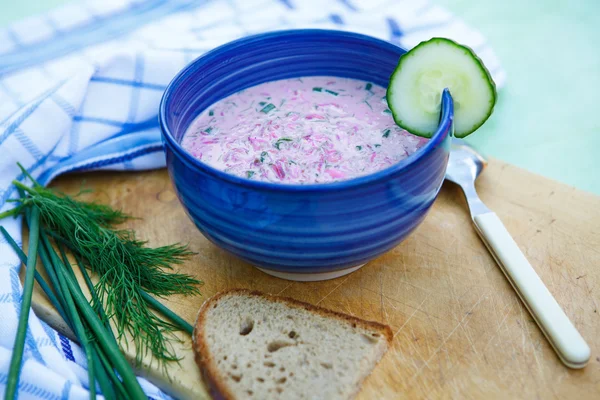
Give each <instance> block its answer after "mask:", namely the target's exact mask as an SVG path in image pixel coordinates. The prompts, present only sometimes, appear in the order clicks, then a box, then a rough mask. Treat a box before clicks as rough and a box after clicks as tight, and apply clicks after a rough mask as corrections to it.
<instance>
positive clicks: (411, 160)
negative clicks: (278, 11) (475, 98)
mask: <svg viewBox="0 0 600 400" xmlns="http://www.w3.org/2000/svg"><path fill="white" fill-rule="evenodd" d="M315 34H320V35H331V36H337V37H340V38H352V39H359V40H365V41H370V42H371V43H373V44H376V45H378V46H382V47H388V48H393V50H398V49H401V50H404V51H405V52H406V50H405V49H403V48H402V47H400V46H396V45H394V44H392V43H390V42H386V41H384V40H381V39H378V38H375V37H373V36H368V35H363V34H360V33H354V32H348V31H340V30H334V29H288V30H278V31H271V32H266V33H259V34H255V35H250V36H246V37H243V38H240V39H236V40H233V41H230V42H227V43H225V44H222V45H220V46H218V47H216V48H214V49H213V50H210V51H208V52H206V53H204V54H203V55H201V56H199V57H197V58H196V59H194V60H193V61H191V62H190V63H189V64H188V65H187V66H186V67H184V68H183V69H182V70H181V71H179V72H178V73H177V75H175V77H174V78H173V79H172V80H171V82H170V83H169V85H168V86H167V88H166V89H165V91H164V93H163V95H162V98H161V101H160V108H159V113H158V120H159V125H160V129H161V134H162V136H163V138H164V140H165V141H166V142H167V145H169V146H171V147H172V149H173V150H174V153H176V155H177V156H179V157H183V159H184V160H185V161H187V163H188V164H191V165H192V166H193V167H195V168H198V169H201V170H203V171H204V172H206V173H208V174H210V175H212V176H215V177H217V178H219V179H222V180H226V181H229V182H231V183H234V184H236V185H241V186H245V187H248V188H253V189H263V190H272V191H289V192H314V191H333V190H339V189H348V188H352V187H356V186H362V185H365V184H369V183H372V182H374V181H378V180H385V179H386V178H388V177H389V176H391V175H394V174H396V173H398V172H400V171H402V170H405V169H408V168H409V167H410V166H411V165H413V164H415V163H417V162H418V161H419V160H420V159H422V158H423V157H425V156H427V155H428V154H429V153H430V152H431V151H433V149H434V148H436V147H438V146H439V145H440V144H441V143H442V142H443V141H444V139H445V137H446V135H445V134H444V133H445V132H446V131H448V135H447V136H451V135H452V121H453V119H454V107H453V102H452V97H451V96H450V92H449V91H448V90H447V89H444V92H443V94H442V107H441V118H440V122H439V124H438V128H437V130H436V132H435V133H434V134H433V136H432V137H431V138H430V139H429V141H428V142H427V144H425V146H423V147H421V148H420V149H418V150H417V151H415V152H414V153H413V154H411V155H409V156H408V157H406V158H405V159H403V160H401V161H400V162H398V163H396V164H394V165H391V166H389V167H387V168H385V169H382V170H379V171H376V172H374V173H371V174H368V175H363V176H359V177H356V178H352V179H347V180H343V181H336V182H325V183H309V184H289V183H275V182H266V181H255V180H251V179H246V178H243V177H240V176H236V175H232V174H228V173H227V172H224V171H221V170H219V169H216V168H213V167H211V166H210V165H208V164H206V163H203V162H202V161H200V160H198V159H197V158H195V157H194V156H192V155H191V153H189V152H188V151H187V150H185V149H184V148H183V147H182V146H181V145H180V144H179V143H178V142H177V140H176V139H175V137H174V136H173V134H172V133H171V130H170V129H169V127H168V126H167V125H166V122H165V121H166V108H167V102H168V101H169V98H170V96H171V95H172V93H173V92H174V91H175V90H177V85H178V83H179V82H180V81H181V80H183V79H184V78H185V77H186V76H188V75H189V74H191V73H192V72H194V71H195V70H196V69H197V68H198V65H199V64H203V63H204V62H207V61H210V60H211V59H213V58H215V57H218V56H219V54H220V53H221V52H223V51H227V50H228V49H231V48H236V47H240V46H246V45H249V44H252V43H254V42H256V41H262V40H268V39H275V38H279V37H281V36H300V37H301V36H303V35H315Z"/></svg>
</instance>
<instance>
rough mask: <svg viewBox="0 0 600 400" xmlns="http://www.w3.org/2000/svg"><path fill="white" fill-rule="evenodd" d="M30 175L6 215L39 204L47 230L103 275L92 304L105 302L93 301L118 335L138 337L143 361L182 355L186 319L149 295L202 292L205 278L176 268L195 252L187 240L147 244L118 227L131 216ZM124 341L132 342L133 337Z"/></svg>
mask: <svg viewBox="0 0 600 400" xmlns="http://www.w3.org/2000/svg"><path fill="white" fill-rule="evenodd" d="M29 178H30V179H31V180H32V182H33V183H34V184H33V186H32V187H31V188H30V187H28V186H26V185H24V184H22V183H20V182H18V181H14V182H13V184H14V185H15V186H17V187H18V188H20V189H21V190H22V191H24V192H26V193H27V195H26V196H25V197H23V198H20V199H17V200H16V201H17V202H18V203H19V204H18V205H17V206H16V207H15V208H14V209H12V210H10V211H8V212H6V213H4V214H0V218H3V217H5V216H7V215H16V214H18V213H23V212H24V210H31V209H36V210H37V211H38V212H39V215H40V224H41V226H43V227H44V229H43V230H44V232H46V233H47V234H48V235H49V236H51V237H53V238H54V239H55V240H56V242H57V243H59V244H63V245H65V246H67V247H68V248H69V249H70V250H71V251H72V252H73V253H74V255H75V256H76V257H78V258H80V259H81V260H83V261H84V263H85V265H86V266H87V267H88V268H89V269H90V271H91V272H92V273H94V274H95V275H96V276H97V277H98V282H97V283H96V284H95V286H94V289H95V292H96V295H95V296H94V299H92V303H97V302H98V301H100V302H102V303H103V304H93V305H94V308H95V309H99V307H102V308H103V310H104V313H103V314H104V315H100V317H101V318H102V317H103V318H104V320H105V321H104V322H105V323H106V322H107V321H108V320H109V319H110V320H111V321H112V322H113V323H114V325H115V327H116V333H117V337H118V339H121V338H123V336H127V337H128V338H129V339H131V340H133V343H134V345H135V352H136V362H137V363H138V364H139V363H140V362H141V360H142V358H143V357H144V356H146V355H147V354H148V353H150V354H151V355H152V357H154V358H155V359H157V360H158V361H159V362H164V361H175V360H178V357H177V356H176V354H175V353H174V351H173V348H172V346H171V343H170V340H178V339H177V337H176V336H174V335H173V333H174V332H175V331H177V330H179V329H180V327H179V326H180V324H174V323H172V322H169V321H168V320H166V319H163V318H161V317H160V316H159V315H157V314H156V313H154V312H152V311H151V309H150V308H151V307H152V308H156V304H155V303H153V302H151V301H149V299H151V297H150V296H149V295H154V296H158V297H164V296H169V295H173V294H183V295H192V294H199V290H198V286H199V285H200V284H202V282H201V281H199V280H197V279H195V278H193V277H191V276H189V275H185V274H181V273H176V272H172V271H171V270H172V266H173V265H174V264H180V263H181V262H183V261H184V260H185V259H186V258H187V257H189V256H190V255H192V254H193V253H192V252H191V251H189V250H188V248H187V246H185V245H181V244H172V245H167V246H161V247H156V248H151V247H147V246H146V244H147V242H145V241H141V240H138V239H136V237H135V233H134V232H133V231H132V230H129V229H117V228H115V226H116V225H118V224H120V223H122V222H125V221H127V220H128V219H129V218H131V217H130V216H128V215H126V214H124V213H123V212H121V211H118V210H115V209H113V208H111V207H109V206H107V205H102V204H97V203H90V202H84V201H80V200H78V199H77V198H76V197H77V196H75V197H70V196H68V195H65V194H63V193H60V192H58V191H55V190H52V189H47V188H44V187H43V186H41V185H39V184H38V183H37V182H36V181H35V180H34V179H33V178H32V177H30V176H29ZM122 343H125V345H126V346H127V345H128V344H127V343H128V342H127V341H122Z"/></svg>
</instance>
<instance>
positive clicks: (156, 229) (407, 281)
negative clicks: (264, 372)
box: [34, 160, 600, 399]
mask: <svg viewBox="0 0 600 400" xmlns="http://www.w3.org/2000/svg"><path fill="white" fill-rule="evenodd" d="M83 180H85V181H86V183H85V186H86V187H90V188H93V189H95V190H96V192H95V194H93V195H91V196H90V197H91V198H93V199H95V200H97V201H100V202H105V203H108V204H111V205H113V206H115V207H119V208H122V209H123V210H124V211H126V212H127V213H130V214H133V215H135V216H139V217H142V218H143V219H141V220H134V221H132V222H131V223H130V224H129V226H130V227H131V228H133V229H135V230H136V231H137V232H138V235H139V237H140V238H142V239H147V240H148V241H149V242H150V244H151V245H163V244H168V243H172V242H184V243H186V242H187V243H189V245H190V247H191V248H192V249H193V250H194V251H196V252H197V253H198V254H197V255H196V256H194V257H193V258H192V259H191V260H190V261H189V262H187V263H185V264H184V265H182V266H181V268H180V270H182V271H184V272H186V273H189V274H191V275H194V276H196V277H198V278H200V279H202V280H203V281H205V282H206V284H205V285H204V287H203V288H202V294H203V296H202V297H197V298H182V297H178V298H172V299H170V300H169V301H168V303H167V304H168V306H169V307H170V308H171V309H173V310H174V311H176V312H177V313H179V314H180V315H181V316H182V317H183V318H185V319H186V320H187V321H189V322H190V323H193V322H194V320H195V317H196V312H197V310H198V308H199V307H200V305H201V304H202V302H203V301H204V300H205V299H206V298H208V297H210V296H212V295H213V294H215V293H216V292H218V291H220V290H223V289H226V288H236V287H241V288H251V289H258V290H262V291H265V292H268V293H273V294H279V295H285V296H290V297H293V298H296V299H299V300H303V301H307V302H309V303H312V304H318V305H320V306H324V307H327V308H330V309H333V310H336V311H341V312H344V313H349V314H352V315H355V316H357V317H360V318H366V319H370V320H375V321H379V322H383V323H386V324H388V325H390V326H391V328H392V330H393V332H394V342H393V346H392V348H391V350H390V351H389V352H388V353H387V355H386V356H385V357H384V359H383V360H382V362H381V363H380V364H379V365H378V366H377V368H376V369H375V371H374V372H373V374H372V375H371V376H370V377H369V379H368V380H367V381H366V383H365V385H364V388H363V390H362V392H361V393H360V395H359V398H360V399H398V398H410V399H425V398H427V399H429V398H434V399H435V398H457V399H470V398H486V399H487V398H513V399H516V398H527V399H533V398H536V399H553V398H572V399H584V398H587V399H593V398H595V399H598V398H600V311H599V308H600V307H599V306H600V304H599V303H600V297H599V295H600V197H596V196H593V195H591V194H587V193H584V192H581V191H578V190H576V189H573V188H571V187H568V186H565V185H562V184H559V183H557V182H554V181H550V180H548V179H545V178H542V177H540V176H537V175H533V174H531V173H528V172H526V171H523V170H520V169H518V168H516V167H513V166H511V165H508V164H505V163H502V162H499V161H494V160H493V161H492V162H491V163H490V166H489V168H488V169H487V170H486V171H485V173H484V174H483V175H482V176H481V178H480V179H479V181H478V182H477V185H478V190H479V192H480V194H481V197H482V199H483V201H484V202H485V203H486V204H487V205H488V206H489V207H490V208H491V209H492V210H494V211H496V212H497V213H498V215H499V216H500V218H501V219H502V220H503V221H504V223H505V225H506V226H507V228H508V230H509V231H510V232H511V234H512V235H513V237H514V238H515V240H516V242H517V243H518V244H519V246H520V247H521V249H522V250H523V252H524V253H525V255H526V256H527V258H528V259H529V261H530V262H531V264H532V265H533V267H534V268H535V270H536V271H537V272H538V274H539V275H540V276H541V278H542V280H543V281H544V282H545V283H546V285H547V286H548V288H549V290H550V291H551V292H552V294H553V295H554V296H555V297H556V299H557V301H558V302H559V303H560V304H561V306H562V307H563V308H564V310H565V312H566V313H567V315H568V316H569V317H570V318H571V320H572V321H573V323H574V324H575V326H576V327H577V328H578V329H579V330H580V332H581V334H582V335H583V337H584V338H585V339H586V340H587V342H588V343H589V345H590V347H591V348H592V359H591V361H590V363H589V364H588V366H587V367H586V368H585V369H583V370H570V369H568V368H566V367H564V366H563V365H562V364H561V362H560V361H559V359H558V358H557V357H556V355H555V354H554V352H553V350H552V348H551V347H550V345H549V344H548V342H547V341H546V340H545V338H544V336H543V335H542V333H541V332H540V330H539V329H538V327H537V326H536V324H535V323H534V322H533V320H532V318H531V316H530V315H529V314H528V312H527V310H526V309H525V308H524V306H523V304H521V302H520V301H519V299H518V297H517V295H516V294H515V293H514V292H513V290H512V288H511V286H510V285H509V283H508V282H507V280H506V279H505V278H504V276H503V275H502V272H501V271H500V269H499V268H498V267H497V266H496V264H495V263H494V260H493V259H492V257H491V256H490V254H488V252H487V250H486V248H485V247H484V245H483V244H482V242H481V241H480V240H479V238H478V236H477V235H476V233H475V231H474V229H473V227H472V225H471V221H470V219H469V213H468V210H467V207H466V203H465V201H464V199H463V197H462V194H461V192H460V191H459V189H458V187H456V186H454V185H452V184H445V185H444V187H443V189H442V191H441V193H440V196H439V198H438V200H437V201H436V202H435V204H434V206H433V208H432V210H431V212H430V213H429V215H428V216H427V218H426V219H425V221H424V222H423V224H422V225H421V226H420V227H419V228H418V229H417V230H416V231H415V232H414V233H413V234H412V235H411V236H410V237H409V238H408V239H407V240H406V241H404V242H403V243H402V244H400V245H399V246H398V247H396V248H395V249H394V250H392V251H390V252H389V253H387V254H385V255H383V256H382V257H380V258H378V259H377V260H374V261H372V262H371V263H369V264H367V265H366V266H365V267H363V268H362V269H360V270H358V271H357V272H355V273H353V274H351V275H348V276H344V277H341V278H338V279H335V280H331V281H324V282H316V283H299V282H290V281H285V280H281V279H278V278H274V277H271V276H269V275H266V274H264V273H262V272H259V271H258V270H256V269H255V268H253V267H251V266H250V265H248V264H246V263H244V262H242V261H239V260H237V259H236V258H234V257H232V256H230V255H228V254H226V253H225V252H224V251H222V250H221V249H219V248H217V247H216V246H214V245H212V244H211V243H210V242H208V240H206V239H205V238H204V237H203V236H202V235H201V234H200V233H199V232H198V231H197V230H196V228H195V226H194V225H193V224H192V222H190V220H189V219H188V217H187V216H186V214H185V213H184V211H183V209H182V207H181V206H180V204H179V202H178V200H177V198H176V196H175V193H174V192H173V189H172V186H171V183H170V181H169V178H168V175H167V172H166V171H165V170H160V171H153V172H136V173H95V174H85V175H71V176H68V177H62V178H60V179H58V180H57V181H56V182H55V183H54V185H53V186H54V187H58V188H60V189H61V190H63V191H65V192H67V193H75V192H77V191H79V190H80V188H81V184H82V181H83ZM34 306H35V311H36V313H37V314H38V315H40V316H41V317H42V318H44V319H45V320H47V321H49V322H50V323H51V324H53V325H54V326H57V327H59V328H61V326H62V325H61V324H60V320H59V318H58V316H57V315H56V313H55V312H54V311H53V310H52V309H51V307H50V306H49V304H48V302H47V301H46V299H45V297H43V294H41V292H40V291H37V292H36V294H35V297H34ZM177 351H178V354H179V355H180V356H182V357H183V360H182V361H181V363H180V364H179V365H177V364H173V365H172V366H170V367H169V375H170V377H167V376H166V375H165V374H164V373H163V371H162V370H161V369H160V368H157V367H156V366H155V365H150V366H149V365H148V364H147V365H146V367H147V369H146V370H145V371H144V374H145V375H146V376H148V377H149V379H150V380H152V381H153V382H155V383H157V384H158V385H159V386H161V387H163V388H164V389H165V390H166V391H167V392H169V393H171V394H174V395H178V396H182V397H187V398H202V397H203V396H205V391H204V389H203V387H202V385H201V383H200V380H199V375H198V370H197V368H196V366H195V364H194V362H193V354H192V351H191V343H190V340H189V339H187V340H185V341H184V343H183V344H182V345H181V346H180V347H178V348H177ZM130 355H131V354H130Z"/></svg>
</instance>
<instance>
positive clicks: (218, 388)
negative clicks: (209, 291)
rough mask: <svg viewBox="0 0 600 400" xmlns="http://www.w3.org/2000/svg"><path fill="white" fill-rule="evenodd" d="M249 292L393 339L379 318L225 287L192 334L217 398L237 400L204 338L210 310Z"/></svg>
mask: <svg viewBox="0 0 600 400" xmlns="http://www.w3.org/2000/svg"><path fill="white" fill-rule="evenodd" d="M234 295H241V296H248V297H261V298H263V299H266V300H268V301H271V302H276V303H282V304H285V305H287V306H289V307H293V308H301V309H304V310H307V311H309V312H311V313H314V314H318V315H320V316H323V317H327V318H334V319H338V320H340V321H344V322H347V323H349V324H351V325H352V326H353V327H356V326H360V327H362V328H363V329H369V330H376V331H378V332H379V333H380V334H381V335H383V336H384V337H385V339H386V341H387V343H388V346H389V345H390V344H391V343H392V340H393V334H392V330H391V329H390V327H389V326H387V325H384V324H381V323H379V322H375V321H366V320H363V319H360V318H356V317H353V316H351V315H347V314H343V313H339V312H336V311H332V310H328V309H326V308H323V307H319V306H314V305H312V304H309V303H305V302H303V301H299V300H296V299H292V298H290V297H283V296H274V295H271V294H267V293H263V292H259V291H257V290H249V289H228V290H224V291H221V292H219V293H217V294H215V295H214V296H212V297H211V298H210V299H208V300H206V301H205V302H204V304H202V306H201V307H200V310H199V311H198V316H197V317H196V324H195V325H194V333H193V335H192V341H193V347H194V358H195V360H196V364H197V365H198V367H199V368H200V372H201V377H202V379H203V381H204V382H205V383H206V385H207V389H208V391H209V393H210V395H211V396H212V398H213V399H223V400H234V399H235V397H234V395H233V393H231V392H230V391H229V389H228V388H227V385H226V384H225V383H224V382H223V381H222V380H221V379H220V377H219V373H218V370H217V368H216V365H217V364H216V362H214V361H215V360H214V359H213V356H212V354H211V353H210V351H209V348H208V345H207V343H206V341H205V340H204V336H203V328H204V323H205V321H206V314H207V313H206V311H207V310H208V309H209V308H210V307H211V306H212V305H213V304H216V303H218V302H219V300H220V299H221V298H223V297H226V296H234Z"/></svg>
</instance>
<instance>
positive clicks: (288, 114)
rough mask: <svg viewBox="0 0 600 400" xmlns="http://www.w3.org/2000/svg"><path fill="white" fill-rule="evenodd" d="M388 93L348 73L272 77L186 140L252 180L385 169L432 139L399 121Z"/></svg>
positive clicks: (315, 178) (201, 120)
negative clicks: (393, 114)
mask: <svg viewBox="0 0 600 400" xmlns="http://www.w3.org/2000/svg"><path fill="white" fill-rule="evenodd" d="M385 93H386V90H385V89H384V88H383V87H381V86H377V85H375V84H372V83H369V82H363V81H358V80H354V79H346V78H335V77H307V78H298V79H287V80H280V81H274V82H267V83H263V84H260V85H258V86H254V87H251V88H248V89H246V90H242V91H241V92H238V93H235V94H233V95H231V96H229V97H227V98H225V99H223V100H220V101H218V102H217V103H215V104H213V105H212V106H211V107H210V108H209V109H207V110H205V111H204V112H203V113H202V114H200V115H199V116H198V117H197V118H196V119H195V120H194V122H193V123H192V124H191V126H190V127H189V129H188V130H187V132H186V133H185V135H184V137H183V140H182V143H181V144H182V146H183V147H184V148H185V149H186V150H187V151H188V152H190V153H191V154H192V155H193V156H194V157H196V158H197V159H198V160H201V161H202V162H204V163H205V164H208V165H210V166H211V167H213V168H216V169H219V170H222V171H224V172H227V173H229V174H232V175H237V176H240V177H244V178H247V179H253V180H260V181H266V182H277V183H287V184H310V183H327V182H333V181H341V180H346V179H352V178H356V177H359V176H362V175H367V174H371V173H373V172H376V171H379V170H382V169H385V168H387V167H389V166H391V165H393V164H395V163H397V162H399V161H400V160H402V159H404V158H406V157H408V156H409V155H410V154H412V153H414V152H415V151H416V150H417V149H419V148H420V147H421V146H423V145H424V144H425V143H426V142H427V139H423V138H420V137H417V136H414V135H411V134H410V133H408V132H406V131H405V130H403V129H401V128H400V127H398V126H397V125H396V124H395V123H394V120H393V118H392V115H391V113H390V111H389V109H388V108H387V102H386V99H385Z"/></svg>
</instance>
